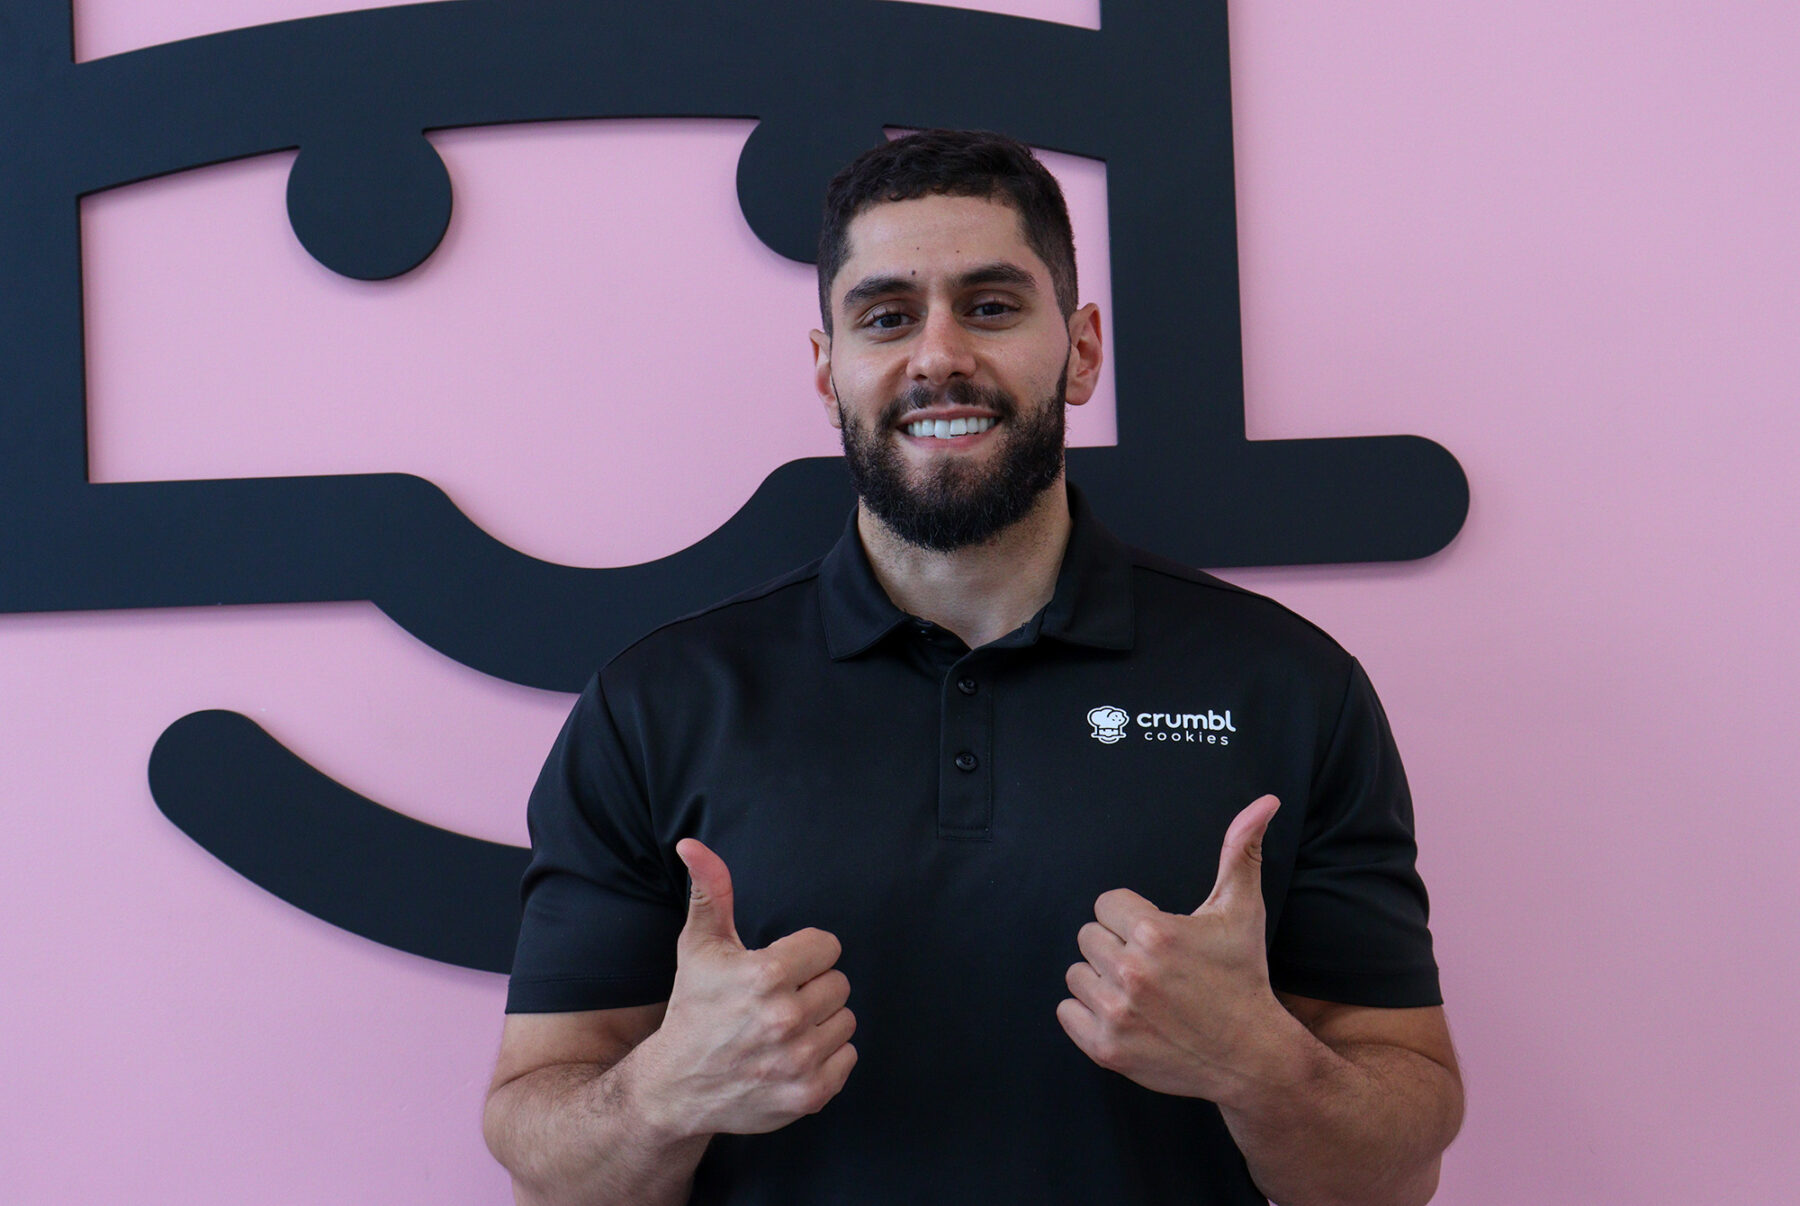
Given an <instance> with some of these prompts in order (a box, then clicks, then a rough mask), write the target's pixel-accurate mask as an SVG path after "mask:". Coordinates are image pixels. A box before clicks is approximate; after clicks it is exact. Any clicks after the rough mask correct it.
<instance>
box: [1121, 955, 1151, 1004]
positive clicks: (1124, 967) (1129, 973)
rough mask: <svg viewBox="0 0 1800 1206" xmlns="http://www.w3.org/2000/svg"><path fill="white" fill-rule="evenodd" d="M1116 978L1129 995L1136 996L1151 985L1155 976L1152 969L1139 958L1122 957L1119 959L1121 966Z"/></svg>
mask: <svg viewBox="0 0 1800 1206" xmlns="http://www.w3.org/2000/svg"><path fill="white" fill-rule="evenodd" d="M1115 978H1116V979H1117V980H1118V982H1119V987H1120V988H1122V989H1124V990H1125V992H1126V994H1127V995H1128V996H1134V997H1135V996H1136V995H1137V994H1139V993H1141V992H1143V991H1144V989H1145V988H1147V987H1149V985H1150V983H1151V981H1152V980H1153V979H1154V978H1155V977H1154V976H1153V974H1152V973H1151V971H1150V969H1149V968H1148V967H1146V966H1144V964H1143V963H1142V962H1141V961H1139V960H1137V959H1122V960H1120V961H1119V967H1118V971H1117V973H1116V977H1115Z"/></svg>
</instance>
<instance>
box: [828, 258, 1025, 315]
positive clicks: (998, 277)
mask: <svg viewBox="0 0 1800 1206" xmlns="http://www.w3.org/2000/svg"><path fill="white" fill-rule="evenodd" d="M951 283H952V284H953V285H954V286H955V287H956V288H957V289H959V290H962V289H976V288H979V287H981V286H982V285H1011V286H1013V287H1014V288H1017V289H1022V290H1024V291H1026V292H1030V293H1035V292H1037V278H1036V277H1034V276H1032V275H1031V273H1029V272H1027V271H1025V270H1024V269H1023V268H1021V267H1019V266H1018V265H1017V264H1012V263H1008V262H1007V261H1006V260H995V261H994V262H993V263H991V264H982V265H980V266H979V267H976V268H971V269H969V270H968V271H967V272H965V273H963V274H962V275H961V276H959V277H957V278H956V279H955V280H954V281H953V282H951ZM919 291H920V290H919V283H918V281H917V280H915V279H914V278H912V277H910V276H900V275H899V274H897V273H889V274H887V275H885V276H868V277H864V278H863V279H862V280H860V281H858V282H856V284H854V285H852V286H851V287H850V290H849V292H847V293H845V294H844V300H843V301H842V302H840V303H839V305H840V306H841V308H842V309H844V310H845V311H850V310H854V309H856V308H857V307H858V306H860V305H862V304H863V303H865V302H870V301H874V300H875V299H876V298H878V297H891V296H894V295H900V296H908V295H913V294H917V293H918V292H919Z"/></svg>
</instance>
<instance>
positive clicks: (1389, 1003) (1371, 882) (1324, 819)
mask: <svg viewBox="0 0 1800 1206" xmlns="http://www.w3.org/2000/svg"><path fill="white" fill-rule="evenodd" d="M1417 855H1418V848H1417V845H1416V843H1415V841H1414V838H1413V809H1412V795H1411V793H1410V792H1409V791H1408V789H1407V786H1406V772H1405V771H1404V770H1403V769H1402V767H1401V765H1400V753H1399V751H1398V750H1397V749H1396V748H1395V747H1394V738H1393V734H1392V732H1391V731H1390V730H1389V728H1388V721H1387V716H1386V714H1385V713H1384V712H1383V711H1382V708H1381V701H1380V700H1379V699H1377V698H1376V696H1375V688H1374V687H1373V686H1372V685H1370V683H1369V679H1368V676H1367V675H1366V674H1365V673H1364V672H1363V668H1362V666H1360V665H1358V664H1357V663H1355V662H1354V661H1353V662H1352V663H1351V665H1350V676H1349V681H1348V684H1347V686H1346V688H1345V693H1344V699H1343V703H1342V705H1341V707H1340V709H1339V714H1338V718H1337V723H1336V725H1335V726H1334V728H1333V730H1332V731H1331V734H1330V737H1329V739H1328V743H1327V745H1326V747H1325V749H1324V751H1323V754H1322V756H1321V757H1320V758H1319V760H1318V763H1317V770H1316V771H1315V773H1314V776H1313V787H1312V796H1311V799H1310V800H1309V801H1308V805H1307V814H1306V817H1305V822H1304V825H1303V829H1302V833H1301V839H1300V848H1299V851H1298V853H1297V856H1296V859H1295V865H1294V873H1293V878H1292V881H1291V884H1290V887H1289V889H1288V892H1287V895H1286V897H1285V898H1284V900H1283V903H1282V908H1281V919H1280V922H1279V924H1278V927H1277V929H1276V932H1275V935H1274V937H1273V940H1272V942H1271V944H1270V952H1269V977H1270V980H1271V981H1272V982H1273V984H1274V985H1275V987H1276V988H1279V989H1282V990H1283V991H1286V992H1291V993H1294V994H1296V995H1299V996H1306V997H1314V998H1316V999H1319V1000H1324V1001H1335V1002H1339V1003H1341V1004H1346V1005H1371V1006H1379V1007H1384V1008H1403V1007H1409V1006H1421V1005H1439V1004H1442V1003H1443V997H1442V996H1441V995H1440V994H1439V990H1438V975H1437V962H1436V960H1435V959H1434V958H1433V956H1432V950H1431V931H1430V930H1429V929H1428V928H1427V926H1426V920H1427V915H1428V904H1427V900H1426V896H1425V884H1424V882H1423V881H1422V880H1421V879H1420V878H1419V873H1418V870H1417V867H1416V865H1415V864H1416V860H1417Z"/></svg>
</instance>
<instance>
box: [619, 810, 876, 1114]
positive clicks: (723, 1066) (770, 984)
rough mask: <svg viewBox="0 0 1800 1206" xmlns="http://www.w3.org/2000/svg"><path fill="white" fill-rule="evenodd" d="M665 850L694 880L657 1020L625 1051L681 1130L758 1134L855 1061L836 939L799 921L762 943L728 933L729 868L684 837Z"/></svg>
mask: <svg viewBox="0 0 1800 1206" xmlns="http://www.w3.org/2000/svg"><path fill="white" fill-rule="evenodd" d="M675 853H676V854H677V855H678V856H679V857H680V858H681V861H682V862H683V863H685V864H686V865H687V869H688V874H689V875H690V876H691V877H692V880H693V889H692V892H691V894H690V896H689V899H688V916H687V923H686V924H685V925H684V926H683V927H682V930H681V935H680V937H679V938H678V940H677V942H676V948H675V950H676V956H675V958H676V966H675V985H674V987H673V988H672V989H671V990H670V993H669V1006H668V1010H667V1012H666V1013H665V1014H664V1015H663V1022H662V1025H661V1026H660V1027H659V1028H658V1029H657V1030H656V1032H655V1033H654V1034H652V1035H651V1036H650V1037H649V1038H647V1039H645V1040H644V1042H643V1043H641V1044H640V1045H639V1049H638V1052H637V1053H635V1055H636V1058H637V1060H638V1066H639V1069H640V1075H646V1076H649V1077H650V1078H651V1083H652V1084H653V1085H654V1086H655V1089H654V1094H653V1095H654V1097H655V1098H656V1100H657V1101H658V1103H659V1109H658V1111H657V1112H658V1114H659V1115H660V1116H661V1117H662V1118H663V1119H664V1120H666V1121H667V1123H668V1124H669V1125H670V1126H671V1127H672V1128H673V1129H678V1130H680V1131H683V1132H686V1133H689V1134H707V1135H711V1134H719V1133H728V1134H739V1135H748V1134H758V1133H761V1132H765V1131H773V1130H777V1129H779V1128H781V1127H784V1126H786V1125H787V1124H788V1123H790V1122H793V1121H794V1120H795V1119H796V1118H799V1117H801V1116H802V1115H804V1114H815V1113H817V1112H818V1111H819V1110H821V1109H823V1108H824V1106H825V1104H826V1103H827V1102H828V1101H830V1100H831V1099H832V1098H833V1097H835V1096H837V1094H838V1091H839V1090H840V1089H842V1088H843V1087H844V1082H845V1081H846V1080H847V1079H848V1077H849V1075H850V1069H851V1068H852V1067H854V1066H855V1064H856V1048H855V1047H853V1046H851V1045H850V1036H851V1034H852V1033H853V1032H854V1031H855V1029H856V1019H855V1017H854V1016H852V1015H851V1013H850V1011H849V1010H848V1009H846V1008H845V1007H844V1006H845V1002H846V1001H848V1000H849V998H850V981H849V980H848V979H846V978H845V976H844V973H843V972H841V971H837V970H836V969H835V968H834V967H833V965H834V964H835V963H836V962H837V960H838V956H839V955H840V954H841V953H842V948H841V947H840V946H839V944H838V940H837V939H836V938H834V937H833V936H832V935H830V934H828V933H826V932H825V931H824V930H817V929H805V930H799V931H796V932H795V933H792V934H789V935H788V936H787V937H785V938H781V939H778V940H777V941H775V942H773V943H771V944H770V945H769V946H767V947H764V948H763V949H761V950H754V951H753V950H748V949H746V948H745V946H744V944H743V942H742V941H741V940H740V939H739V938H738V933H737V923H736V920H735V918H734V916H733V908H732V903H733V902H732V889H731V872H730V870H729V869H727V868H726V866H725V860H723V859H721V858H720V857H719V856H718V855H717V854H714V853H713V852H712V851H711V850H709V849H707V847H706V846H705V845H704V844H703V843H701V842H698V841H695V840H694V839H692V838H687V839H684V840H683V841H681V842H678V843H676V846H675Z"/></svg>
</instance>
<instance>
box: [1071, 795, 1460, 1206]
mask: <svg viewBox="0 0 1800 1206" xmlns="http://www.w3.org/2000/svg"><path fill="white" fill-rule="evenodd" d="M1278 806H1279V805H1278V803H1277V801H1276V800H1275V798H1274V797H1273V796H1263V797H1262V798H1260V799H1258V800H1257V801H1255V802H1254V803H1252V804H1251V805H1250V806H1249V807H1248V808H1246V809H1245V810H1244V811H1243V812H1241V813H1239V814H1238V816H1237V818H1236V819H1235V820H1234V821H1233V822H1232V824H1231V828H1230V830H1229V831H1228V832H1227V833H1226V835H1225V843H1224V848H1223V850H1222V851H1221V856H1220V860H1219V875H1218V880H1217V882H1216V883H1215V884H1214V887H1213V891H1212V895H1210V896H1209V897H1207V899H1206V902H1205V903H1204V904H1202V905H1201V906H1200V907H1199V908H1198V909H1196V910H1195V911H1194V912H1193V913H1192V914H1186V915H1183V914H1172V913H1164V912H1162V911H1161V910H1159V909H1157V908H1156V907H1155V906H1154V905H1152V904H1151V903H1150V902H1149V901H1147V900H1145V899H1144V898H1143V897H1141V896H1139V895H1138V894H1137V893H1135V892H1131V891H1129V890H1125V889H1117V890H1114V891H1112V892H1108V893H1106V894H1105V895H1103V896H1101V897H1100V899H1099V900H1098V901H1097V902H1096V904H1095V918H1096V920H1095V921H1092V922H1089V923H1088V924H1087V925H1085V926H1083V927H1082V928H1081V931H1080V933H1079V934H1078V935H1077V942H1078V944H1079V945H1080V948H1081V953H1082V956H1083V958H1084V960H1085V961H1084V962H1081V963H1077V964H1075V965H1074V966H1072V967H1071V968H1070V969H1069V971H1068V975H1067V983H1068V986H1069V991H1070V992H1071V993H1072V994H1073V999H1071V1000H1065V1001H1064V1002H1062V1004H1061V1005H1059V1006H1058V1007H1057V1018H1058V1020H1059V1021H1061V1023H1062V1026H1063V1029H1064V1030H1065V1031H1067V1032H1068V1034H1069V1037H1070V1038H1071V1039H1073V1040H1074V1042H1075V1044H1076V1045H1077V1046H1078V1047H1080V1048H1081V1049H1082V1051H1084V1052H1086V1053H1087V1055H1088V1057H1089V1058H1091V1059H1093V1060H1094V1062H1096V1063H1098V1064H1100V1065H1101V1066H1102V1067H1105V1068H1110V1069H1112V1070H1113V1071H1116V1072H1119V1073H1121V1074H1123V1075H1125V1076H1128V1077H1130V1078H1131V1079H1132V1080H1134V1081H1136V1082H1137V1083H1139V1084H1141V1085H1143V1086H1145V1087H1146V1088H1149V1089H1154V1090H1156V1091H1157V1092H1160V1093H1173V1094H1178V1095H1180V1096H1185V1097H1203V1098H1206V1099H1207V1100H1209V1101H1212V1102H1214V1103H1216V1104H1217V1105H1218V1107H1219V1111H1220V1113H1221V1114H1222V1115H1223V1117H1224V1119H1225V1124H1226V1126H1227V1127H1229V1128H1230V1130H1231V1134H1232V1138H1233V1139H1234V1140H1235V1141H1236V1142H1237V1145H1238V1147H1239V1148H1240V1149H1241V1150H1242V1151H1243V1153H1244V1158H1245V1160H1246V1162H1247V1163H1248V1164H1249V1167H1250V1173H1251V1176H1252V1177H1253V1178H1254V1179H1255V1181H1256V1184H1257V1187H1258V1188H1259V1189H1260V1190H1261V1191H1262V1192H1263V1193H1264V1195H1266V1196H1267V1197H1269V1198H1270V1199H1272V1200H1273V1201H1275V1202H1277V1203H1280V1206H1422V1204H1423V1203H1425V1202H1427V1201H1429V1200H1430V1198H1431V1195H1432V1193H1433V1192H1434V1191H1435V1190H1436V1188H1437V1177H1438V1161H1439V1158H1440V1157H1441V1155H1442V1154H1443V1151H1444V1148H1446V1147H1447V1146H1449V1143H1450V1141H1451V1140H1452V1139H1453V1138H1455V1136H1456V1132H1457V1129H1458V1127H1459V1126H1460V1125H1461V1123H1462V1101H1463V1098H1462V1081H1461V1077H1460V1074H1459V1073H1458V1071H1457V1066H1456V1056H1455V1053H1454V1052H1453V1050H1452V1049H1451V1045H1450V1034H1449V1030H1448V1027H1447V1026H1446V1024H1445V1021H1444V1013H1443V1010H1442V1008H1440V1007H1436V1006H1433V1007H1430V1008H1421V1009H1377V1008H1369V1007H1363V1006H1353V1005H1339V1004H1333V1003H1330V1002H1326V1001H1315V1000H1311V999H1308V998H1305V997H1298V996H1293V995H1288V994H1277V993H1276V991H1275V990H1274V988H1273V987H1271V985H1270V983H1269V970H1268V957H1267V951H1266V948H1265V939H1264V932H1265V928H1266V914H1265V911H1264V907H1263V899H1262V840H1263V835H1264V833H1265V832H1266V831H1267V829H1268V825H1269V820H1270V818H1271V817H1273V816H1274V814H1275V809H1276V808H1277V807H1278Z"/></svg>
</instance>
